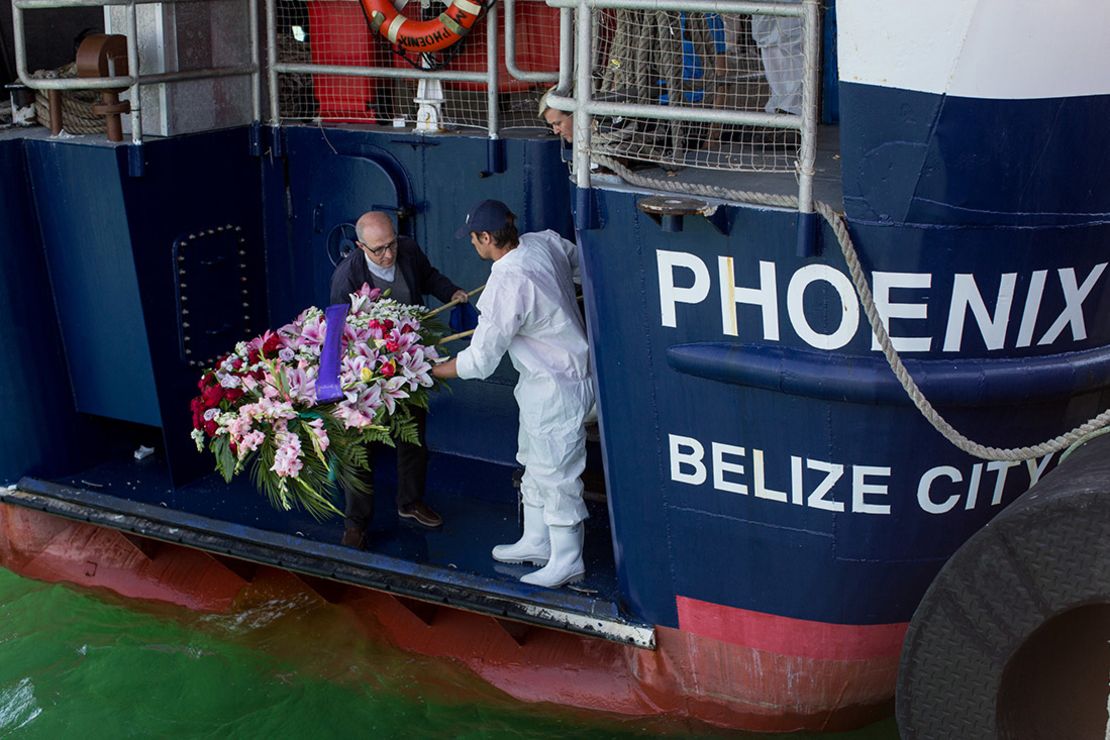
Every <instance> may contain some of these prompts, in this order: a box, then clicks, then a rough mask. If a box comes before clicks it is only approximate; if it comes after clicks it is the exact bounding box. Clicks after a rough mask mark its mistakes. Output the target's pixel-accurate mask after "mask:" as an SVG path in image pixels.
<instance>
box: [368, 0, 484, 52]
mask: <svg viewBox="0 0 1110 740" xmlns="http://www.w3.org/2000/svg"><path fill="white" fill-rule="evenodd" d="M361 2H362V9H363V10H365V11H366V17H367V19H369V21H370V27H371V28H372V29H374V32H375V33H380V34H381V35H382V36H384V37H385V38H386V39H388V40H389V41H390V42H391V43H394V44H396V45H398V46H400V47H401V48H403V49H407V50H412V51H421V52H422V51H428V52H431V51H443V50H444V49H446V48H448V47H450V46H453V45H454V44H455V43H456V42H458V41H459V40H460V39H462V37H463V36H465V35H466V34H467V33H469V32H470V28H471V26H473V25H474V22H475V21H476V20H478V16H479V14H481V12H482V4H481V2H473V1H472V0H452V3H451V4H450V5H448V6H447V9H446V10H444V11H443V12H442V13H440V14H439V18H437V19H435V20H434V21H414V20H412V19H410V18H406V17H405V16H404V15H402V14H401V13H399V12H397V9H396V8H394V7H393V3H391V2H390V1H389V0H361Z"/></svg>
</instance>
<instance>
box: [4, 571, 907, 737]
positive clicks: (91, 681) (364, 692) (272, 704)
mask: <svg viewBox="0 0 1110 740" xmlns="http://www.w3.org/2000/svg"><path fill="white" fill-rule="evenodd" d="M402 735H407V736H410V737H413V738H425V737H450V738H499V737H538V738H544V737H550V738H572V737H581V738H586V737H589V738H599V737H612V738H624V737H653V736H663V735H667V736H700V737H713V736H715V735H716V733H714V732H713V731H712V730H710V729H707V728H704V727H700V726H699V727H691V726H689V725H681V724H676V723H675V722H673V721H671V722H668V721H659V720H631V721H630V720H625V719H620V718H613V717H610V716H607V715H599V714H588V713H583V712H577V711H569V710H566V709H561V708H558V707H550V706H543V707H536V706H533V705H526V704H522V703H520V702H516V701H514V700H512V699H511V698H509V697H507V696H505V695H504V694H502V693H500V692H499V691H497V690H495V689H492V688H490V687H489V686H488V685H486V684H484V683H482V682H481V681H479V680H477V679H475V678H474V677H473V676H472V675H471V674H469V673H468V672H467V671H465V670H464V669H462V668H459V667H457V666H454V665H453V664H451V663H450V662H448V661H440V660H432V659H428V658H422V657H414V656H412V655H409V654H406V653H402V652H400V651H398V650H396V649H395V648H392V647H390V646H388V645H386V644H384V643H382V642H380V641H375V640H373V639H372V638H371V637H369V636H367V635H366V634H365V633H364V632H362V631H360V630H359V629H358V628H357V625H356V624H355V623H354V621H353V619H352V617H351V615H350V613H349V612H348V611H347V610H345V609H343V608H341V607H334V606H329V605H326V604H322V603H318V602H313V601H309V600H305V601H296V600H294V601H288V600H275V601H270V602H267V603H264V604H263V605H261V606H258V607H254V608H251V609H248V610H246V611H242V612H238V613H234V614H230V615H218V616H213V615H202V614H196V613H193V612H189V611H186V610H184V609H178V608H176V607H168V606H161V605H150V604H146V603H139V602H133V601H124V600H123V599H118V598H116V597H113V596H111V595H106V594H103V593H100V592H90V591H83V590H81V589H78V588H75V587H70V586H62V585H53V584H45V583H39V582H37V581H32V580H28V579H25V578H20V577H18V576H16V575H13V574H12V573H10V572H8V571H6V570H3V569H0V737H4V738H7V737H12V738H50V739H51V740H54V739H55V738H70V737H74V738H81V740H94V739H95V738H120V737H143V738H146V737H173V738H282V737H290V738H294V737H295V738H302V737H319V738H330V737H337V738H338V737H343V738H351V737H397V736H402ZM721 736H724V734H723V733H722V734H721ZM743 737H753V736H751V735H743ZM777 737H791V738H800V737H803V736H801V735H791V736H777ZM821 737H825V738H839V739H842V740H847V738H852V739H853V740H887V739H888V738H896V737H897V732H896V731H895V729H894V724H893V722H890V721H888V722H883V723H880V724H879V725H876V726H874V727H870V728H868V729H866V730H864V731H861V732H857V733H852V734H850V735H824V736H821Z"/></svg>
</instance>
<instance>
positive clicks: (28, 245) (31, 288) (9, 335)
mask: <svg viewBox="0 0 1110 740" xmlns="http://www.w3.org/2000/svg"><path fill="white" fill-rule="evenodd" d="M0 182H3V183H4V186H3V193H4V195H3V197H2V198H0V244H2V245H3V246H2V247H0V346H3V347H4V358H5V361H4V363H3V365H2V369H0V405H2V407H3V409H4V414H5V417H6V421H5V423H4V424H2V425H0V485H8V484H11V483H14V482H15V481H16V480H18V479H19V477H20V476H22V475H26V474H35V475H55V474H57V473H59V472H61V471H63V470H65V469H67V468H68V467H71V466H72V465H74V464H75V459H76V457H77V455H78V453H79V449H80V448H79V446H78V445H77V440H78V439H80V438H81V434H80V430H79V428H78V417H77V414H76V412H75V410H74V403H73V391H72V389H71V388H70V385H69V378H68V375H67V373H66V370H65V355H64V353H63V349H62V342H61V337H60V336H59V333H58V324H57V321H56V319H55V314H54V301H53V296H52V293H51V289H50V280H49V277H48V274H47V270H46V260H45V259H44V258H43V253H42V241H41V238H40V234H39V227H38V219H37V218H36V216H35V210H34V202H33V201H32V199H31V191H30V187H29V180H28V176H27V168H26V158H25V156H24V148H23V142H22V141H20V140H18V139H9V140H4V141H0Z"/></svg>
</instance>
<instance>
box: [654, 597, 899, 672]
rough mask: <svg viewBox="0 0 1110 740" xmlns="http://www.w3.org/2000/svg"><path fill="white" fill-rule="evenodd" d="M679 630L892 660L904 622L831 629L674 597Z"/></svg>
mask: <svg viewBox="0 0 1110 740" xmlns="http://www.w3.org/2000/svg"><path fill="white" fill-rule="evenodd" d="M676 602H677V604H678V628H679V629H680V630H682V631H684V632H690V633H693V634H695V635H701V636H702V637H711V638H713V639H714V640H720V641H721V642H727V643H731V644H733V645H741V646H743V647H748V648H754V649H756V650H766V651H767V652H771V653H778V654H780V655H796V656H799V657H803V658H817V659H820V660H868V659H872V658H886V657H892V656H897V655H898V653H899V652H900V651H901V650H902V638H903V637H905V634H906V627H908V626H909V623H908V622H898V623H896V624H866V625H852V624H830V623H828V622H811V621H809V620H806V619H792V618H790V617H779V616H775V615H773V614H764V613H762V612H753V611H748V610H747V609H737V608H736V607H732V606H722V605H721V604H711V603H709V602H708V601H698V600H697V599H691V598H687V597H685V596H679V597H677V598H676Z"/></svg>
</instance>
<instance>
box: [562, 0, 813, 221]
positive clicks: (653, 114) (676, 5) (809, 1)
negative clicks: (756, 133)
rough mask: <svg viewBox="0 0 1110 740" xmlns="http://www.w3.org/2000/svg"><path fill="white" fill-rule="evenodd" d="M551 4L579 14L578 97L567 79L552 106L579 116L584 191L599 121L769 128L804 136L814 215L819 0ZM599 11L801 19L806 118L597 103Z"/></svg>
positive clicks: (802, 163)
mask: <svg viewBox="0 0 1110 740" xmlns="http://www.w3.org/2000/svg"><path fill="white" fill-rule="evenodd" d="M547 4H548V5H549V6H552V7H557V8H561V9H563V10H564V11H566V10H569V9H572V8H573V9H574V12H575V20H574V22H575V24H576V25H577V44H576V48H575V59H576V61H575V64H574V67H575V70H576V76H575V85H574V93H573V95H570V94H567V91H568V90H569V86H568V85H565V84H564V83H563V77H560V88H559V89H560V90H561V91H562V93H563V94H558V95H556V94H552V95H550V96H548V98H547V102H548V105H550V106H551V107H552V108H556V109H558V110H562V111H565V112H567V113H570V114H572V115H573V116H574V171H575V180H576V183H577V185H578V187H580V188H588V187H590V166H589V162H590V151H591V148H590V143H591V135H592V132H593V125H592V122H593V118H594V117H595V116H614V117H615V116H620V117H623V118H630V119H657V120H669V121H685V122H704V123H717V124H737V125H747V126H763V127H767V128H773V129H788V130H796V131H798V132H800V135H801V139H800V148H799V154H798V163H797V173H798V203H799V205H798V210H799V211H800V212H802V213H805V214H813V213H814V209H813V176H814V168H815V167H814V166H815V161H816V154H817V101H818V95H817V91H818V83H819V63H818V55H819V53H820V52H819V39H820V34H821V20H820V12H819V11H820V8H819V0H801V2H793V3H788V2H744V1H738V0H547ZM594 9H625V10H653V11H678V12H698V13H735V14H748V15H769V16H786V17H798V18H801V19H802V24H803V34H804V41H803V44H804V66H803V72H802V110H801V115H793V114H789V113H765V112H760V111H746V110H728V109H713V108H706V107H694V106H686V105H676V104H636V103H619V102H611V101H604V100H596V99H594V97H593V95H592V89H593V88H592V78H591V74H592V65H593V61H594V55H595V51H596V50H595V41H596V39H594V38H593V33H592V29H593V19H592V13H593V10H594ZM560 43H561V49H560V57H561V58H565V57H566V51H567V50H566V48H565V47H566V46H567V44H568V43H569V40H568V38H567V37H563V38H562V39H561V42H560ZM560 71H561V72H565V71H566V70H565V66H563V65H561V69H560ZM669 103H673V101H669Z"/></svg>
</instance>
